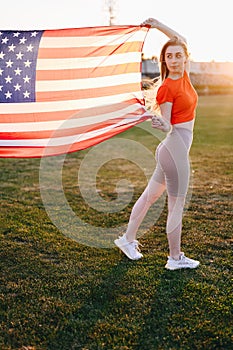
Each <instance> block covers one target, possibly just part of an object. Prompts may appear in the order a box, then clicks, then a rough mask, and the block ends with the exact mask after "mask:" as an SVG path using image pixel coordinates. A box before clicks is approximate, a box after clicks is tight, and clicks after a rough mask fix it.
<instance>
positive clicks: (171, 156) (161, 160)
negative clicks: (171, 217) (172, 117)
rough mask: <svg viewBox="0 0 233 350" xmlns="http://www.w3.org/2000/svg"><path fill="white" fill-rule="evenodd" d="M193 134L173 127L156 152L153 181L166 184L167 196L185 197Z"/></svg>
mask: <svg viewBox="0 0 233 350" xmlns="http://www.w3.org/2000/svg"><path fill="white" fill-rule="evenodd" d="M192 138H193V134H192V132H191V131H190V130H187V129H184V128H176V127H173V129H172V131H171V132H170V133H169V134H168V135H167V137H166V138H165V140H164V141H162V142H161V143H160V144H159V146H158V147H157V150H156V161H157V166H156V169H155V171H154V174H153V176H152V178H153V181H157V182H159V183H161V184H166V188H167V193H168V195H171V196H174V197H180V196H186V194H187V190H188V184H189V175H190V164H189V150H190V147H191V144H192Z"/></svg>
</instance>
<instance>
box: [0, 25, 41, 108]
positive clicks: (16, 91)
mask: <svg viewBox="0 0 233 350" xmlns="http://www.w3.org/2000/svg"><path fill="white" fill-rule="evenodd" d="M42 34H43V31H18V32H17V31H1V32H0V103H16V102H34V101H35V81H36V61H37V54H38V48H39V44H40V39H41V36H42Z"/></svg>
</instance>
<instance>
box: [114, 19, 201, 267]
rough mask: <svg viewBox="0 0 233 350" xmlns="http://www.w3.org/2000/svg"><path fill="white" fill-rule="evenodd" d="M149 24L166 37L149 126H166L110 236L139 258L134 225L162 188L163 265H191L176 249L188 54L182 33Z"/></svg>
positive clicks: (184, 172)
mask: <svg viewBox="0 0 233 350" xmlns="http://www.w3.org/2000/svg"><path fill="white" fill-rule="evenodd" d="M142 25H150V26H151V28H156V29H158V30H160V31H161V32H162V33H164V34H165V35H166V36H168V38H169V39H170V40H169V41H168V42H166V43H165V45H164V46H163V48H162V50H161V54H160V65H161V67H160V77H161V81H162V83H161V85H160V87H159V88H158V91H157V95H156V102H157V107H159V109H160V116H158V115H154V116H152V127H154V128H158V129H160V130H163V131H164V132H168V133H167V136H166V138H165V139H164V140H163V141H162V142H161V143H160V144H159V146H158V147H157V150H156V161H157V165H156V169H155V171H154V174H153V175H152V178H151V179H150V181H149V183H148V185H147V187H146V189H145V190H144V192H143V193H142V195H141V196H140V198H139V199H138V200H137V202H136V203H135V205H134V207H133V210H132V213H131V216H130V219H129V223H128V228H127V231H126V233H125V234H124V235H123V236H122V237H119V238H118V239H116V240H115V241H114V242H115V244H116V245H117V247H119V248H120V249H121V250H122V251H123V252H124V253H125V254H126V256H127V257H128V258H129V259H132V260H137V259H140V258H142V256H143V255H142V254H141V252H140V250H139V247H138V245H139V242H138V241H137V240H136V234H137V230H138V228H139V226H140V224H141V222H142V220H143V219H144V217H145V215H146V213H147V211H148V209H149V208H150V206H151V205H152V204H153V203H154V202H155V201H156V200H157V199H158V198H159V197H160V196H161V195H162V194H163V192H164V191H165V190H166V191H167V196H168V217H167V225H166V233H167V238H168V244H169V256H168V260H167V264H166V265H165V267H166V268H167V269H169V270H176V269H181V268H196V267H197V266H198V265H199V261H196V260H193V259H190V258H187V257H186V256H185V255H184V253H183V252H181V230H182V217H183V210H184V204H185V198H186V194H187V191H188V184H189V171H190V165H189V150H190V147H191V144H192V138H193V127H194V119H195V110H196V105H197V93H196V92H195V90H194V88H193V86H192V84H191V82H190V79H189V54H188V50H187V46H186V39H185V38H184V37H182V36H181V35H179V34H178V33H177V32H175V31H174V30H172V29H170V28H169V27H167V26H166V25H164V24H162V23H161V22H159V21H158V20H156V19H154V18H149V19H148V20H146V21H145V22H143V23H142Z"/></svg>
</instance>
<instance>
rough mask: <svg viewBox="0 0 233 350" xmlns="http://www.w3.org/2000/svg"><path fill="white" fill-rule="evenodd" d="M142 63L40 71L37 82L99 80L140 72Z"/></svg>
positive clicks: (37, 73) (37, 74)
mask: <svg viewBox="0 0 233 350" xmlns="http://www.w3.org/2000/svg"><path fill="white" fill-rule="evenodd" d="M139 68H140V63H137V62H136V63H130V64H119V65H115V66H108V67H96V68H93V69H90V68H81V69H63V70H55V69H54V70H51V71H50V70H38V71H37V72H36V80H38V81H39V80H62V79H64V80H68V79H82V78H87V77H91V78H97V77H102V76H109V75H118V74H124V73H126V72H127V73H134V72H138V71H139Z"/></svg>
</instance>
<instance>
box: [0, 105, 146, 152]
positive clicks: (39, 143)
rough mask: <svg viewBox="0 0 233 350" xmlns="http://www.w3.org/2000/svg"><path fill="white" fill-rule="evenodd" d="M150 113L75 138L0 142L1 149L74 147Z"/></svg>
mask: <svg viewBox="0 0 233 350" xmlns="http://www.w3.org/2000/svg"><path fill="white" fill-rule="evenodd" d="M146 115H148V113H147V112H146V113H144V114H143V115H141V116H140V118H139V116H136V117H135V118H129V119H123V120H121V121H120V122H119V123H116V124H113V125H110V126H107V127H105V128H101V129H97V130H94V131H90V132H87V133H83V134H79V135H75V136H67V137H57V138H46V139H33V140H32V139H30V140H0V147H29V146H30V147H58V146H65V145H72V144H74V143H76V142H81V141H85V140H88V139H91V138H94V137H97V136H99V135H103V134H104V133H106V132H108V131H110V130H112V129H115V128H117V127H119V126H122V125H126V124H129V123H133V122H134V121H135V122H138V121H139V120H140V119H142V118H144V117H145V116H146Z"/></svg>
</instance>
